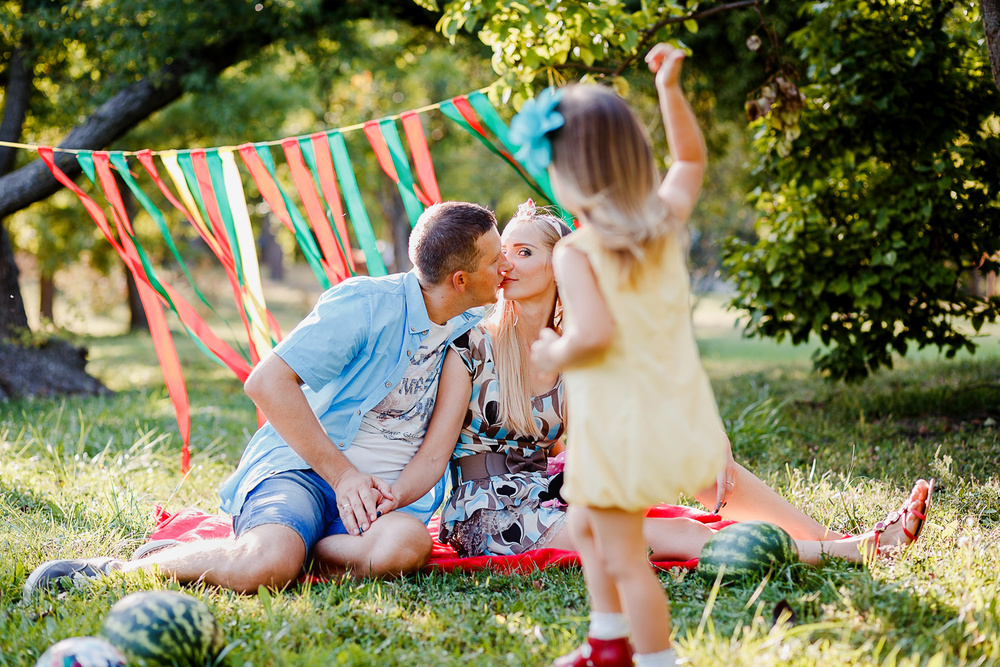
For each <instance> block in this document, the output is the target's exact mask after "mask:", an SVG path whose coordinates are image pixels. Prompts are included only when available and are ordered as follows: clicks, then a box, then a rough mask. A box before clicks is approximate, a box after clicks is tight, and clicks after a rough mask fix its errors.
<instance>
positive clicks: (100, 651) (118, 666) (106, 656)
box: [35, 637, 127, 667]
mask: <svg viewBox="0 0 1000 667" xmlns="http://www.w3.org/2000/svg"><path fill="white" fill-rule="evenodd" d="M126 664H127V663H126V662H125V656H124V655H122V652H121V651H119V650H118V649H117V648H115V647H114V646H112V645H111V644H110V643H108V641H107V640H104V639H101V638H100V637H70V638H69V639H64V640H62V641H61V642H57V643H55V644H53V645H52V646H50V647H49V649H48V650H47V651H46V652H45V653H43V654H42V655H41V657H40V658H38V662H36V663H35V667H125V666H126Z"/></svg>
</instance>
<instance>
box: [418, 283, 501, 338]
mask: <svg viewBox="0 0 1000 667" xmlns="http://www.w3.org/2000/svg"><path fill="white" fill-rule="evenodd" d="M403 285H404V286H405V288H406V326H407V328H408V329H409V330H410V333H411V334H416V333H426V332H428V331H430V330H431V318H430V316H428V315H427V304H426V303H425V302H424V293H423V292H422V291H421V290H420V281H419V280H417V274H416V273H415V272H414V271H412V270H411V271H408V272H407V273H406V274H405V275H404V276H403ZM485 312H486V309H485V308H471V309H469V310H467V311H465V312H464V313H460V314H459V315H457V316H455V317H453V318H452V319H451V320H450V321H451V322H452V323H453V324H454V325H455V327H456V328H458V327H464V328H469V327H470V326H471V325H474V324H475V323H476V322H478V321H479V320H481V319H482V317H483V315H484V314H485ZM470 323H471V324H470Z"/></svg>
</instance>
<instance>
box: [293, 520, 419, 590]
mask: <svg viewBox="0 0 1000 667" xmlns="http://www.w3.org/2000/svg"><path fill="white" fill-rule="evenodd" d="M433 545H434V543H433V540H432V539H431V535H430V533H429V532H428V531H427V526H425V525H424V524H423V523H422V522H421V521H420V520H419V519H417V518H416V517H415V516H413V515H412V514H407V513H406V512H389V513H388V514H386V515H384V516H381V517H379V518H378V519H376V520H375V522H374V523H372V525H371V527H370V528H369V529H368V530H366V531H365V533H364V534H363V535H360V536H358V535H330V536H327V537H324V538H323V539H322V540H320V541H319V542H317V543H316V546H315V547H314V548H313V553H312V560H313V565H312V571H313V572H314V573H315V574H318V575H320V576H325V577H337V576H342V575H344V574H349V575H351V576H352V577H355V578H358V579H363V578H366V577H386V578H391V577H398V576H401V575H404V574H409V573H411V572H416V571H417V570H419V569H421V568H422V567H424V565H426V564H427V561H428V560H429V559H430V556H431V549H432V548H433Z"/></svg>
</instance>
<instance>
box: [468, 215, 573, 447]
mask: <svg viewBox="0 0 1000 667" xmlns="http://www.w3.org/2000/svg"><path fill="white" fill-rule="evenodd" d="M511 225H530V226H531V227H532V228H533V229H535V230H536V231H538V232H539V234H540V236H541V238H542V243H543V245H544V246H545V249H546V250H548V251H549V253H550V255H551V253H552V248H553V247H554V246H555V244H556V242H557V241H558V240H559V239H560V238H562V237H563V236H567V235H568V234H569V233H570V229H569V227H567V226H566V225H565V223H563V221H562V220H560V219H559V217H558V216H556V215H553V214H552V213H551V212H549V211H548V210H547V209H544V208H536V207H535V206H534V205H533V204H530V200H529V203H528V204H522V205H521V206H520V207H518V209H517V213H516V214H514V217H512V218H511V219H510V221H509V222H508V223H507V227H510V226H511ZM549 261H551V259H550V260H549ZM485 324H486V328H487V329H488V330H489V332H490V336H491V337H492V339H493V364H494V368H495V369H496V374H497V376H498V382H497V385H498V387H497V388H498V390H499V393H500V423H502V424H503V425H504V426H505V427H506V428H508V429H511V430H513V431H515V432H517V433H519V434H523V435H531V436H534V437H536V438H541V437H543V435H544V434H543V433H542V432H541V430H539V428H538V425H537V424H536V423H535V418H534V415H533V414H532V410H531V398H532V397H531V378H530V376H529V374H528V355H529V352H528V345H527V344H526V343H525V341H524V336H523V335H521V333H520V328H519V326H518V318H517V311H516V309H515V304H514V302H513V301H509V300H507V299H506V298H504V297H503V295H501V296H500V298H499V299H498V300H497V303H496V306H495V307H494V308H493V310H492V312H491V313H490V315H489V317H488V318H487V319H486V323H485ZM548 326H549V327H550V328H552V329H555V330H556V331H557V332H559V333H561V332H562V305H561V304H560V302H559V296H558V294H557V295H556V302H555V305H554V307H553V309H552V314H551V315H550V316H549V321H548ZM562 417H563V419H565V417H566V416H565V415H562Z"/></svg>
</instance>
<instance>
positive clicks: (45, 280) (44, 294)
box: [38, 271, 56, 322]
mask: <svg viewBox="0 0 1000 667" xmlns="http://www.w3.org/2000/svg"><path fill="white" fill-rule="evenodd" d="M55 291H56V286H55V280H54V279H53V277H52V274H51V273H48V272H47V271H43V272H42V273H41V274H40V275H39V276H38V318H39V319H40V320H48V321H49V322H55V321H56V318H55V315H54V314H53V312H52V306H53V305H54V302H55Z"/></svg>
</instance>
